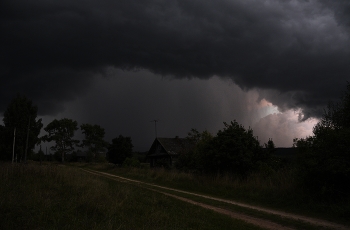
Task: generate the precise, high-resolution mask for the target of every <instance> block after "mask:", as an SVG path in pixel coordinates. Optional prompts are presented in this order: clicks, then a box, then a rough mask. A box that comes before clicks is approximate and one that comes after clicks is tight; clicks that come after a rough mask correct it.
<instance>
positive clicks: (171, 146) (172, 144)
mask: <svg viewBox="0 0 350 230" xmlns="http://www.w3.org/2000/svg"><path fill="white" fill-rule="evenodd" d="M157 139H158V141H159V143H160V144H161V145H162V146H163V147H164V149H165V150H166V151H167V152H168V153H169V154H170V155H176V154H179V153H180V152H181V151H184V150H186V149H189V148H190V147H192V145H193V144H191V142H190V140H188V139H187V138H178V137H175V138H157Z"/></svg>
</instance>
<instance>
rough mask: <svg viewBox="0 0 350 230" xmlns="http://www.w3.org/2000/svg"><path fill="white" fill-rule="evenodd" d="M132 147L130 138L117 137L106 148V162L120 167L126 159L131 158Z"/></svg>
mask: <svg viewBox="0 0 350 230" xmlns="http://www.w3.org/2000/svg"><path fill="white" fill-rule="evenodd" d="M133 147H134V146H133V145H132V140H131V137H124V136H122V135H119V136H118V137H116V138H114V139H113V140H112V144H111V145H110V146H109V147H108V153H107V158H108V161H109V162H111V163H114V164H118V165H122V164H123V162H124V161H125V159H126V158H127V157H131V156H132V148H133Z"/></svg>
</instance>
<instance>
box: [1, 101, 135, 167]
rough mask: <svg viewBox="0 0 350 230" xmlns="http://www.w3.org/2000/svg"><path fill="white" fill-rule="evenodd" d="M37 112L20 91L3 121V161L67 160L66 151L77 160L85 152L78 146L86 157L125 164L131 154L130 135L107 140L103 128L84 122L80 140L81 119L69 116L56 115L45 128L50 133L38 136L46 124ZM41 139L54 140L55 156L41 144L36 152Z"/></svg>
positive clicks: (86, 158) (91, 159)
mask: <svg viewBox="0 0 350 230" xmlns="http://www.w3.org/2000/svg"><path fill="white" fill-rule="evenodd" d="M37 113H38V107H37V106H35V105H33V103H32V101H31V100H30V99H28V98H27V97H25V96H22V95H17V96H16V97H15V98H13V100H12V101H11V102H10V104H9V105H8V107H7V109H6V110H5V112H4V118H3V122H4V125H0V160H1V161H15V162H26V161H27V159H34V160H59V161H61V162H64V161H65V158H66V157H67V155H68V156H69V160H70V161H74V160H77V159H78V155H79V154H80V155H81V152H82V151H81V150H78V151H76V148H77V147H79V148H82V149H83V150H85V151H84V152H85V156H84V158H85V160H87V161H103V160H108V161H110V162H112V163H114V164H122V163H123V162H124V161H125V159H126V158H128V157H129V158H130V157H131V156H132V148H133V145H132V140H131V138H130V137H124V136H122V135H119V136H118V137H117V138H115V139H113V140H112V143H108V142H106V141H105V140H104V136H105V130H104V128H102V127H100V126H99V125H92V124H82V125H80V130H81V131H82V133H83V134H84V139H83V140H82V141H81V142H80V141H79V140H76V139H75V138H74V136H75V132H76V131H77V130H78V129H79V128H78V122H77V121H75V120H72V119H68V118H63V119H60V120H57V119H54V120H53V121H51V122H50V123H49V124H48V125H47V126H46V127H45V128H44V131H46V133H47V134H46V135H44V136H42V137H39V134H40V131H41V129H42V128H43V124H42V119H38V118H37ZM42 142H52V143H53V145H52V147H51V148H50V149H51V150H52V151H53V152H54V154H53V156H51V155H50V156H47V155H45V154H44V152H43V151H42V149H41V148H40V150H39V152H38V153H34V151H33V150H34V148H35V146H36V145H40V144H41V143H42ZM106 152H107V154H106ZM106 156H107V158H106ZM45 158H46V159H45Z"/></svg>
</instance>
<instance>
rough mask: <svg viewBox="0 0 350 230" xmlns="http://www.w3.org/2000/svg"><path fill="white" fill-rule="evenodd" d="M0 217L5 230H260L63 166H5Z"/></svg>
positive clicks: (0, 169) (0, 180) (1, 175)
mask: <svg viewBox="0 0 350 230" xmlns="http://www.w3.org/2000/svg"><path fill="white" fill-rule="evenodd" d="M80 166H82V165H80ZM94 167H105V166H101V165H100V166H94ZM104 169H106V168H104ZM0 213H1V215H0V229H152V230H153V229H243V230H244V229H260V228H258V227H256V226H253V225H249V224H246V223H244V222H243V221H239V220H233V219H231V218H230V217H227V216H224V215H221V214H217V213H215V212H213V211H210V210H206V209H203V208H200V207H196V206H194V205H191V204H186V203H184V202H181V201H178V200H176V199H173V198H169V197H167V196H165V195H162V194H158V193H154V192H151V191H149V190H147V189H144V188H142V187H137V186H134V185H130V184H126V183H118V182H116V181H112V180H110V179H108V178H102V177H99V176H94V175H91V174H87V173H85V172H83V171H81V170H79V169H78V168H74V167H68V166H65V165H59V164H56V165H55V164H43V165H39V164H34V163H29V164H26V165H23V164H14V165H10V164H4V163H0Z"/></svg>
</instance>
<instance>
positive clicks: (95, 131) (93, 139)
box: [80, 124, 108, 159]
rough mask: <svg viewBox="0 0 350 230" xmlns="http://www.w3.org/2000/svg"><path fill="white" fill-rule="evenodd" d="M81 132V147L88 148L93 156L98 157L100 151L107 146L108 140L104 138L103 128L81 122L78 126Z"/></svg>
mask: <svg viewBox="0 0 350 230" xmlns="http://www.w3.org/2000/svg"><path fill="white" fill-rule="evenodd" d="M80 129H81V131H82V133H83V134H84V135H85V139H83V141H82V144H81V145H80V146H81V147H83V148H84V147H86V148H88V150H89V152H90V153H92V154H93V156H94V158H95V159H97V158H99V154H100V152H102V151H104V149H105V148H107V147H108V142H106V141H105V140H104V136H105V130H104V128H102V127H101V126H99V125H91V124H82V125H81V126H80Z"/></svg>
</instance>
